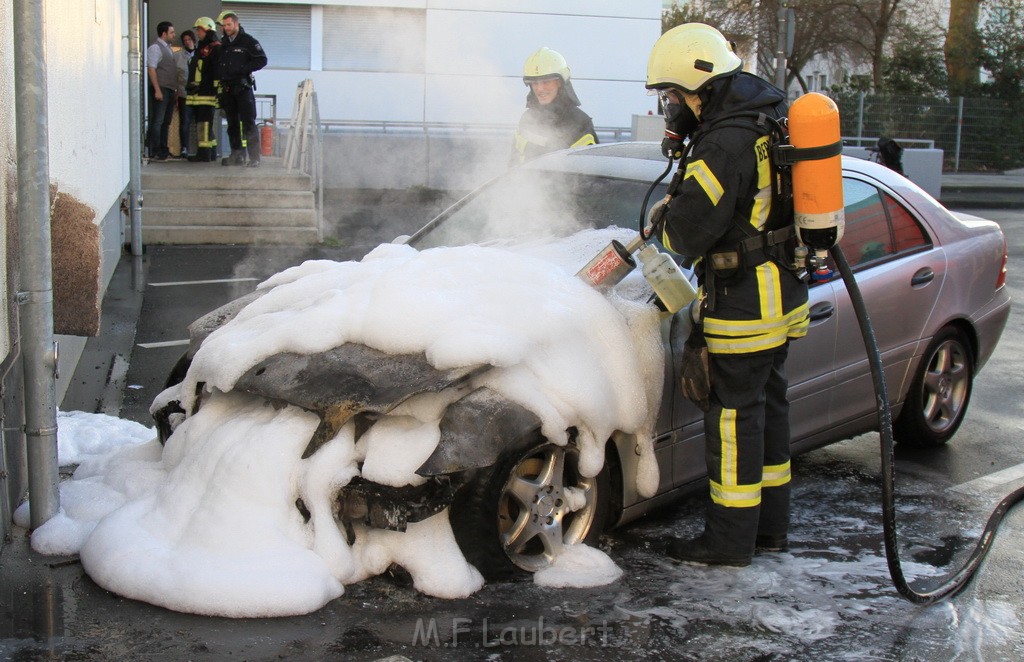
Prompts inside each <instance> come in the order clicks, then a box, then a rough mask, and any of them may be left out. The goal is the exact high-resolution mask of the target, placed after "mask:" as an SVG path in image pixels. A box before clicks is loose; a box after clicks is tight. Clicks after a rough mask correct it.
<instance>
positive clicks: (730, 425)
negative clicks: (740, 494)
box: [718, 409, 738, 485]
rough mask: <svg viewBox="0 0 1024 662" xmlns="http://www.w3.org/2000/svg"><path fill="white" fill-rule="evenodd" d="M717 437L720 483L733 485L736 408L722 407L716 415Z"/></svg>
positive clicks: (735, 480)
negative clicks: (719, 451) (719, 454)
mask: <svg viewBox="0 0 1024 662" xmlns="http://www.w3.org/2000/svg"><path fill="white" fill-rule="evenodd" d="M718 438H719V439H721V449H720V450H721V458H722V459H721V460H720V462H721V463H722V465H721V467H720V473H721V478H722V483H723V484H725V485H735V484H736V483H737V482H738V481H737V479H736V462H737V458H736V410H735V409H722V413H721V414H720V415H719V417H718Z"/></svg>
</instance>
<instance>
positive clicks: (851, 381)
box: [829, 177, 946, 425]
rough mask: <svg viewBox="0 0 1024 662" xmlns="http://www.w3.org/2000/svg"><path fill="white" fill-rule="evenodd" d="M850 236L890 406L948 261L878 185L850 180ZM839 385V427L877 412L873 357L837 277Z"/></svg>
mask: <svg viewBox="0 0 1024 662" xmlns="http://www.w3.org/2000/svg"><path fill="white" fill-rule="evenodd" d="M843 195H844V200H845V204H846V231H845V233H844V236H843V239H842V240H841V241H840V247H841V248H842V249H843V253H844V255H845V256H846V259H847V262H849V263H850V267H851V269H852V270H853V272H854V275H855V277H856V280H857V285H858V287H859V289H860V290H861V293H862V295H863V297H864V300H865V302H866V306H867V309H868V314H869V316H870V318H871V322H872V326H873V328H874V333H875V337H876V340H877V343H878V346H879V349H880V350H881V352H882V359H883V365H884V366H885V378H886V385H887V391H888V395H889V400H890V401H896V400H897V399H898V398H899V393H900V392H901V391H902V390H903V389H904V380H905V378H906V375H907V371H908V368H909V366H910V362H911V359H912V358H913V356H914V353H915V351H916V350H917V348H918V345H919V341H920V339H921V336H922V335H923V334H924V333H925V328H926V325H927V322H928V318H929V317H930V315H931V312H932V310H933V309H934V308H935V303H936V301H937V299H938V297H939V294H940V292H941V289H942V283H943V277H944V275H945V273H946V256H945V253H944V251H943V250H942V248H941V247H938V246H934V245H933V242H932V241H931V239H930V237H929V235H928V233H927V231H926V229H925V227H924V226H923V225H922V224H921V223H920V222H919V221H918V220H917V219H916V218H915V216H914V215H913V214H912V213H911V212H910V211H909V210H908V209H907V208H906V207H905V206H904V205H902V204H901V203H900V202H899V201H898V200H897V199H896V198H895V196H893V195H892V194H890V193H889V192H887V191H886V190H885V189H884V188H883V187H880V186H878V185H877V184H876V183H875V182H873V181H870V180H867V179H860V178H851V177H847V178H846V179H845V180H844V186H843ZM830 286H831V288H832V289H833V291H834V293H835V301H836V314H835V316H836V323H837V327H836V328H837V336H836V343H835V348H836V350H835V351H836V355H835V367H836V374H835V385H834V386H833V387H832V389H831V398H830V405H829V416H830V418H831V420H832V424H833V425H836V424H840V423H844V422H847V421H850V420H853V419H855V418H858V417H860V416H865V415H873V414H874V412H875V409H876V406H875V396H874V388H873V385H872V381H871V373H870V367H869V365H868V362H867V352H866V350H865V348H864V341H863V338H862V335H861V331H860V327H859V325H858V322H857V318H856V315H855V313H854V310H853V304H852V301H851V300H850V296H849V293H848V292H847V290H846V286H845V285H844V284H843V282H842V280H841V279H839V278H838V277H837V278H836V279H835V280H833V281H832V282H831V283H830Z"/></svg>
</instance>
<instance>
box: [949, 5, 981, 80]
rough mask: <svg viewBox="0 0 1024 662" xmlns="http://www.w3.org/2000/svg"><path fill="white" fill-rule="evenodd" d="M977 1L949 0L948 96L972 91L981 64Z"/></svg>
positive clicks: (978, 6) (977, 78)
mask: <svg viewBox="0 0 1024 662" xmlns="http://www.w3.org/2000/svg"><path fill="white" fill-rule="evenodd" d="M980 6H981V0H951V1H950V4H949V32H948V33H947V34H946V44H945V48H944V51H945V54H946V73H947V75H948V76H949V96H951V97H958V96H966V95H969V94H971V93H972V92H974V91H976V90H977V88H978V84H979V68H980V64H981V39H980V37H979V35H978V11H979V8H980Z"/></svg>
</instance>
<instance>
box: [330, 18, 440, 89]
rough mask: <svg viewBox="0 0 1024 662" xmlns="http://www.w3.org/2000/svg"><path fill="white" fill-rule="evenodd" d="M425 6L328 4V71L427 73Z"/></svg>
mask: <svg viewBox="0 0 1024 662" xmlns="http://www.w3.org/2000/svg"><path fill="white" fill-rule="evenodd" d="M426 26H427V15H426V11H425V10H423V9H397V8H386V7H332V6H325V7H324V65H323V66H324V70H325V71H328V70H330V71H387V72H401V73H423V70H424V66H423V60H424V50H425V43H426Z"/></svg>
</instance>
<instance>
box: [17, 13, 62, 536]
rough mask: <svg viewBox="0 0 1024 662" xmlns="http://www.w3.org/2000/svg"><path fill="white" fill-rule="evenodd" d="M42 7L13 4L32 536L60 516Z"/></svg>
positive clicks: (22, 328) (21, 318)
mask: <svg viewBox="0 0 1024 662" xmlns="http://www.w3.org/2000/svg"><path fill="white" fill-rule="evenodd" d="M43 35H44V32H43V0H14V114H15V118H16V122H15V127H16V131H17V136H18V243H19V249H20V257H21V265H20V267H19V271H20V278H19V287H20V291H19V292H18V295H17V299H18V305H19V306H20V310H19V314H18V318H19V324H20V333H21V338H20V341H19V342H20V343H21V345H22V364H23V367H24V373H25V379H24V390H25V440H26V444H27V450H28V453H27V455H28V495H29V502H30V503H31V522H32V528H33V529H35V528H38V527H39V526H41V525H42V524H43V523H45V522H46V521H47V520H48V519H50V518H51V517H53V516H54V515H55V514H57V510H58V508H60V493H59V492H58V490H57V481H58V478H59V476H58V471H57V384H56V372H57V343H56V342H54V339H53V275H52V272H51V268H52V266H51V263H52V259H51V250H50V164H49V155H48V149H49V147H48V143H47V135H46V133H47V117H46V113H47V106H46V57H45V52H44V47H43V46H44V38H43Z"/></svg>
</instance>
